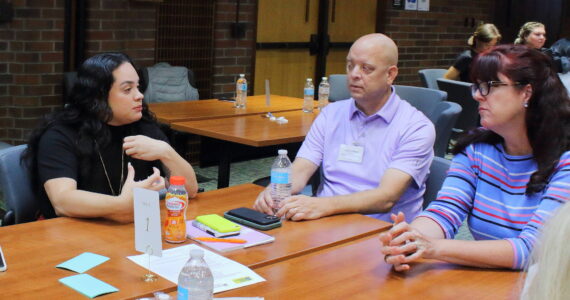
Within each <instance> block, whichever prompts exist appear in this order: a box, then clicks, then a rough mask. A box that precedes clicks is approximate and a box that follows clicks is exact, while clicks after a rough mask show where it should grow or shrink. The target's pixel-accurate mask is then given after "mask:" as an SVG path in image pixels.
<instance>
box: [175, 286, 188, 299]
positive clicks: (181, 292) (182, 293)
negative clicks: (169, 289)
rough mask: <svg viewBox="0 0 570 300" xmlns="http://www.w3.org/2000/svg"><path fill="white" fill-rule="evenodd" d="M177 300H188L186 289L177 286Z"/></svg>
mask: <svg viewBox="0 0 570 300" xmlns="http://www.w3.org/2000/svg"><path fill="white" fill-rule="evenodd" d="M177 298H178V300H182V299H184V300H186V299H190V298H189V297H188V289H185V288H183V287H181V286H178V296H177Z"/></svg>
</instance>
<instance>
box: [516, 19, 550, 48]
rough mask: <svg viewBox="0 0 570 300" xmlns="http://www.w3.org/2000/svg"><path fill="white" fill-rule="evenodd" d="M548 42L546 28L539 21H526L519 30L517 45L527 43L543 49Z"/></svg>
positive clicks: (529, 45) (526, 44) (532, 46)
mask: <svg viewBox="0 0 570 300" xmlns="http://www.w3.org/2000/svg"><path fill="white" fill-rule="evenodd" d="M545 42H546V28H545V27H544V24H542V23H539V22H526V23H524V25H523V26H522V27H521V29H520V30H519V34H518V35H517V38H516V39H515V42H514V43H515V45H525V46H528V47H531V48H533V49H537V50H542V48H543V47H544V43H545Z"/></svg>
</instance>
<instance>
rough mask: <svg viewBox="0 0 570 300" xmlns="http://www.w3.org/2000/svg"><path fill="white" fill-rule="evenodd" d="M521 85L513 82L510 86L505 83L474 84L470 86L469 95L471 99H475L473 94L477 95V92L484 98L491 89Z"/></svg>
mask: <svg viewBox="0 0 570 300" xmlns="http://www.w3.org/2000/svg"><path fill="white" fill-rule="evenodd" d="M521 84H522V83H520V82H513V83H512V84H509V83H505V82H502V81H483V82H479V83H474V84H473V85H471V94H472V95H473V97H475V94H477V91H479V93H480V94H481V96H483V97H484V96H487V95H489V92H490V91H491V88H492V87H497V86H503V85H507V86H515V85H521Z"/></svg>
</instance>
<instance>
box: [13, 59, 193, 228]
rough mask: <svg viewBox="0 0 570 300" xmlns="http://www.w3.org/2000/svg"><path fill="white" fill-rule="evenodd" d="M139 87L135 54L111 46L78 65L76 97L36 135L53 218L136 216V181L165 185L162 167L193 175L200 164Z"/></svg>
mask: <svg viewBox="0 0 570 300" xmlns="http://www.w3.org/2000/svg"><path fill="white" fill-rule="evenodd" d="M142 100H143V94H141V92H140V91H139V76H138V74H137V72H136V70H135V68H134V66H133V63H132V62H131V60H130V58H129V57H127V56H126V55H125V54H122V53H103V54H99V55H96V56H93V57H91V58H89V59H87V60H86V61H85V62H84V63H83V64H82V65H81V67H80V68H79V70H78V72H77V82H76V84H75V85H74V87H73V90H72V92H71V96H70V99H69V104H67V105H66V106H65V107H64V108H63V109H62V110H60V111H58V112H55V113H53V114H51V115H49V116H48V117H47V119H46V121H45V122H44V124H43V125H42V126H41V127H40V128H38V129H36V130H35V131H34V132H33V133H32V135H31V138H30V141H29V144H28V146H29V147H28V151H27V153H25V155H24V157H25V158H26V159H28V161H29V163H30V165H31V169H32V170H33V175H34V177H35V180H34V181H35V183H36V184H38V187H37V188H38V191H39V199H40V201H41V204H40V209H41V213H42V215H43V216H44V217H46V218H52V217H55V216H68V217H78V218H94V217H103V218H108V219H111V220H115V221H119V222H132V221H133V188H135V187H140V188H146V189H152V190H160V189H162V188H164V185H165V181H164V178H162V177H161V172H160V170H161V169H162V170H164V171H166V174H170V175H179V176H184V177H186V189H187V190H188V194H189V196H194V195H195V194H196V191H197V186H198V185H197V182H196V176H195V174H194V170H193V169H192V166H190V164H189V163H188V162H186V160H184V159H183V158H182V157H181V156H180V155H178V154H177V153H176V151H175V150H174V149H173V148H172V147H171V146H170V145H169V144H168V143H167V138H166V136H165V135H164V134H163V133H162V131H161V130H160V128H159V127H158V125H157V123H156V121H155V119H154V117H153V115H152V114H151V113H150V112H149V110H148V107H147V105H146V104H145V103H144V102H143V101H142Z"/></svg>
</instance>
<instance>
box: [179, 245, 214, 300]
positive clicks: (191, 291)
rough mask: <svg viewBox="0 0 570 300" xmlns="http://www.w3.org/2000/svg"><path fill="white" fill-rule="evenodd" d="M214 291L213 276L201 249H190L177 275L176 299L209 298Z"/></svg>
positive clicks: (208, 299)
mask: <svg viewBox="0 0 570 300" xmlns="http://www.w3.org/2000/svg"><path fill="white" fill-rule="evenodd" d="M213 291H214V277H213V276H212V271H210V268H209V267H208V264H206V262H205V261H204V251H203V250H202V249H191V250H190V259H188V261H187V262H186V264H185V265H184V267H183V268H182V271H180V275H178V300H187V299H192V300H210V299H212V295H213Z"/></svg>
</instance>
